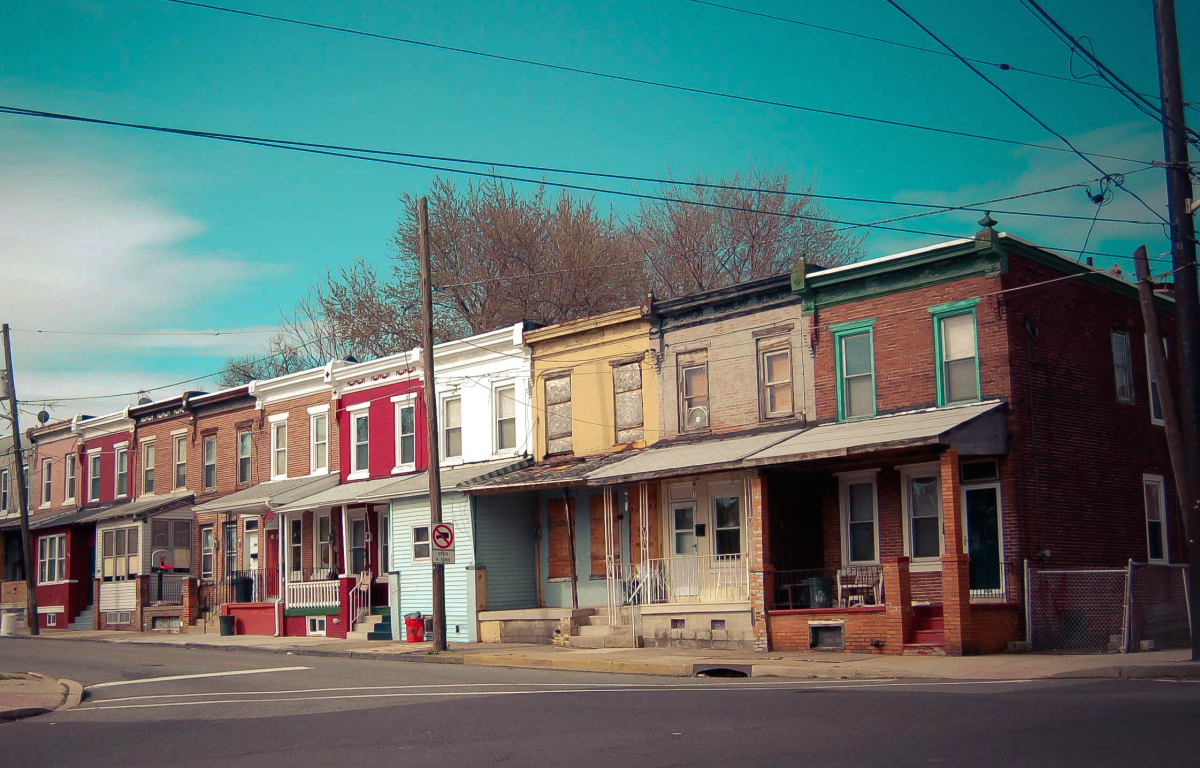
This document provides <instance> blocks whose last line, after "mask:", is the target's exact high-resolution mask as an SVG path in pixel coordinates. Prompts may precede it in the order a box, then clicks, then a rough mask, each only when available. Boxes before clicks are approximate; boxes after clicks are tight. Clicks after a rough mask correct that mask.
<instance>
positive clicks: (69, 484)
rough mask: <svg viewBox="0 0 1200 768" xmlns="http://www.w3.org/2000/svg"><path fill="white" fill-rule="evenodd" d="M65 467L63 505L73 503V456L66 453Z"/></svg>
mask: <svg viewBox="0 0 1200 768" xmlns="http://www.w3.org/2000/svg"><path fill="white" fill-rule="evenodd" d="M63 463H64V464H65V465H66V476H67V477H66V487H65V488H64V489H63V490H64V491H65V493H66V495H65V496H64V497H63V504H66V503H67V502H71V501H75V454H73V453H68V454H67V455H66V457H65V458H64V462H63Z"/></svg>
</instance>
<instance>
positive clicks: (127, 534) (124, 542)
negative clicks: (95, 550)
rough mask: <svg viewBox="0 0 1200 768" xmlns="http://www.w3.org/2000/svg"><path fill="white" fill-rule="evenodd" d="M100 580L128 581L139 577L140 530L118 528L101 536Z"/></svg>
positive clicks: (134, 527)
mask: <svg viewBox="0 0 1200 768" xmlns="http://www.w3.org/2000/svg"><path fill="white" fill-rule="evenodd" d="M100 542H101V544H100V579H101V580H102V581H128V580H129V579H131V578H133V577H135V576H137V575H138V570H139V569H138V529H137V527H136V526H133V527H129V528H116V529H114V530H109V531H104V532H103V533H102V534H100Z"/></svg>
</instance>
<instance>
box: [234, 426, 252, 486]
mask: <svg viewBox="0 0 1200 768" xmlns="http://www.w3.org/2000/svg"><path fill="white" fill-rule="evenodd" d="M253 450H254V443H253V437H252V436H251V434H250V430H243V431H241V432H238V433H237V483H238V485H246V484H248V483H249V482H250V475H251V471H252V468H253V466H254V465H253V462H252V460H251V455H252V454H253Z"/></svg>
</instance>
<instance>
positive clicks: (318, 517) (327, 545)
mask: <svg viewBox="0 0 1200 768" xmlns="http://www.w3.org/2000/svg"><path fill="white" fill-rule="evenodd" d="M322 520H328V521H329V538H328V539H327V540H325V541H321V521H322ZM322 554H325V555H326V556H325V557H322ZM312 560H313V561H312V570H313V573H314V574H315V573H316V572H317V571H326V570H327V571H329V575H327V576H326V578H332V574H335V573H337V572H338V568H337V563H336V562H334V559H333V514H332V513H331V512H318V513H317V514H315V515H313V555H312ZM322 560H324V561H326V562H327V563H328V564H327V565H326V564H323V563H322Z"/></svg>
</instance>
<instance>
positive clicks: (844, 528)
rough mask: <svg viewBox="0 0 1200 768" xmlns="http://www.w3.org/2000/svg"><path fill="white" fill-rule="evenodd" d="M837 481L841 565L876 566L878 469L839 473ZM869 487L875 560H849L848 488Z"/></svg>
mask: <svg viewBox="0 0 1200 768" xmlns="http://www.w3.org/2000/svg"><path fill="white" fill-rule="evenodd" d="M836 477H837V479H838V507H839V508H840V514H841V534H842V536H841V538H842V565H843V566H850V565H878V564H879V562H880V560H879V469H868V470H863V471H861V472H840V473H837V475H836ZM867 483H869V484H870V485H871V502H872V508H873V509H872V512H873V513H874V518H873V520H872V524H873V526H874V528H875V558H874V559H873V560H851V559H850V486H852V485H864V484H867Z"/></svg>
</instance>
